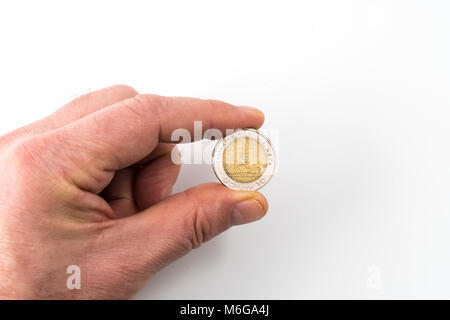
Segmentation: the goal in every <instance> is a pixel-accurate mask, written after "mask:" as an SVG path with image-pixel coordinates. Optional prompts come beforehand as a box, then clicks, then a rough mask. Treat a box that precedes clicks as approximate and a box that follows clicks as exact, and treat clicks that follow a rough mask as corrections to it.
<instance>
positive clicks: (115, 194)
mask: <svg viewBox="0 0 450 320" xmlns="http://www.w3.org/2000/svg"><path fill="white" fill-rule="evenodd" d="M194 120H201V121H202V122H203V130H207V129H209V128H217V129H219V130H222V131H223V132H224V133H225V129H227V128H243V127H251V128H259V127H260V126H261V125H262V123H263V122H264V116H263V114H262V113H261V112H260V111H258V110H257V109H253V108H249V107H236V106H232V105H230V104H227V103H224V102H220V101H215V100H201V99H193V98H181V97H161V96H156V95H149V94H138V92H136V91H135V90H134V89H132V88H130V87H128V86H125V85H117V86H113V87H109V88H105V89H102V90H98V91H95V92H92V93H89V94H87V95H84V96H81V97H79V98H77V99H76V100H74V101H72V102H70V103H68V104H67V105H65V106H63V107H62V108H61V109H60V110H58V111H56V112H55V113H54V114H52V115H50V116H49V117H47V118H45V119H42V120H40V121H38V122H36V123H33V124H31V125H28V126H26V127H23V128H20V129H18V130H16V131H13V132H11V133H9V134H7V135H5V136H3V137H0V168H1V170H0V181H1V182H2V183H1V184H0V298H2V299H128V298H132V297H134V296H135V295H136V293H137V292H138V291H139V290H140V289H141V288H142V287H143V286H144V285H145V284H146V283H147V282H148V281H149V280H150V279H151V277H152V276H153V275H154V274H155V273H156V272H158V271H159V270H161V268H164V267H165V266H167V265H168V264H169V263H171V262H173V261H174V260H176V259H178V258H180V257H182V256H183V255H185V254H187V253H188V252H190V251H191V250H192V249H194V248H197V247H199V246H200V245H201V244H202V243H204V242H206V241H208V240H209V239H211V238H213V237H215V236H216V235H218V234H219V233H221V232H223V231H225V230H226V229H228V228H229V227H231V226H232V225H237V224H243V223H248V222H252V221H255V220H258V219H260V218H262V217H263V216H264V214H265V213H266V212H267V208H268V204H267V201H266V199H265V198H264V197H263V196H262V195H261V194H260V193H257V192H247V191H233V190H231V189H228V188H226V187H224V186H222V185H221V184H218V183H207V184H203V185H199V186H196V187H193V188H191V189H188V190H186V191H184V192H181V193H178V194H174V195H171V193H172V187H173V185H174V183H175V181H176V179H177V176H178V172H179V170H180V167H179V166H178V165H176V164H174V163H173V162H172V160H171V153H172V149H173V148H174V147H175V146H174V145H173V144H171V143H172V141H170V137H171V133H172V131H173V130H175V129H177V128H185V129H188V130H191V134H192V136H193V123H194ZM175 148H176V147H175ZM174 154H175V153H174ZM70 265H77V266H79V267H80V270H81V289H80V290H68V289H67V286H66V281H67V278H68V277H69V276H70V275H69V274H67V273H66V269H67V267H68V266H70Z"/></svg>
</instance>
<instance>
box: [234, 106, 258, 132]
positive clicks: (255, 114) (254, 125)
mask: <svg viewBox="0 0 450 320" xmlns="http://www.w3.org/2000/svg"><path fill="white" fill-rule="evenodd" d="M238 108H239V111H243V112H245V113H247V114H249V116H251V118H252V119H253V123H252V126H251V127H252V128H254V129H258V128H260V127H261V126H262V125H263V123H264V120H265V116H264V113H263V112H262V111H261V110H259V109H257V108H254V107H249V106H239V107H238Z"/></svg>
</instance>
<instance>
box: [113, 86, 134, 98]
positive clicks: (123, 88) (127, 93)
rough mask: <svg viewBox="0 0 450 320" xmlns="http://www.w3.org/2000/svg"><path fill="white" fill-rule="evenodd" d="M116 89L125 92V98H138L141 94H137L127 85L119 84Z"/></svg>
mask: <svg viewBox="0 0 450 320" xmlns="http://www.w3.org/2000/svg"><path fill="white" fill-rule="evenodd" d="M114 89H117V90H120V91H121V92H123V94H124V95H125V96H130V97H131V96H137V95H138V94H139V92H137V91H136V90H135V89H134V88H133V87H131V86H129V85H126V84H117V85H115V86H114Z"/></svg>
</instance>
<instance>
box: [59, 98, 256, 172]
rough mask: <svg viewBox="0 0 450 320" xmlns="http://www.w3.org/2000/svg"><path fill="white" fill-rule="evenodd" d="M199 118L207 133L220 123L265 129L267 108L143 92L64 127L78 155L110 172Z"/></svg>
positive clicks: (191, 127) (223, 127)
mask: <svg viewBox="0 0 450 320" xmlns="http://www.w3.org/2000/svg"><path fill="white" fill-rule="evenodd" d="M194 121H202V132H204V131H205V130H208V129H211V128H216V129H218V130H220V131H221V132H222V133H225V131H226V129H234V128H245V127H249V128H259V127H260V126H261V125H262V123H263V122H264V115H263V113H262V112H261V111H259V110H257V109H255V108H250V107H237V106H233V105H231V104H228V103H225V102H221V101H217V100H203V99H195V98H184V97H162V96H157V95H149V94H143V95H137V96H135V97H133V98H130V99H126V100H123V101H121V102H119V103H116V104H114V105H112V106H110V107H107V108H105V109H102V110H100V111H97V112H95V113H93V114H91V115H89V116H87V117H84V118H82V119H80V120H78V121H76V122H74V123H72V124H70V125H68V126H66V127H64V128H62V129H61V130H59V134H62V135H63V137H64V140H65V141H68V142H69V143H70V145H72V146H75V148H76V153H75V154H80V155H82V156H80V157H77V158H78V160H79V161H83V162H84V163H85V164H90V165H91V164H94V165H96V167H97V168H101V169H103V170H105V171H110V170H119V169H122V168H125V167H127V166H129V165H131V164H133V163H136V162H138V161H139V160H141V159H143V158H144V157H145V156H146V155H148V154H149V153H150V152H151V151H152V150H153V149H154V148H155V147H156V145H157V144H158V143H159V142H173V141H171V135H172V132H173V131H174V130H175V129H179V128H184V129H186V130H188V131H189V132H190V133H191V137H192V136H193V133H194Z"/></svg>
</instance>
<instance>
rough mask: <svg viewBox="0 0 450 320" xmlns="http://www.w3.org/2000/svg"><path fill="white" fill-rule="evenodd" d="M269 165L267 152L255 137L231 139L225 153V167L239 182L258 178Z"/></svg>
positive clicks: (231, 176)
mask: <svg viewBox="0 0 450 320" xmlns="http://www.w3.org/2000/svg"><path fill="white" fill-rule="evenodd" d="M266 167H267V152H266V150H265V149H264V147H263V146H262V145H261V144H260V143H259V142H258V141H257V140H255V139H252V138H249V137H242V138H237V139H235V140H233V141H231V142H230V143H229V144H228V146H227V147H226V148H225V150H224V153H223V168H224V169H225V172H226V174H227V175H228V176H229V177H230V178H231V179H233V180H234V181H237V182H243V183H246V182H253V181H256V180H258V179H259V178H260V177H261V176H262V174H263V173H264V170H265V169H266Z"/></svg>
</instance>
